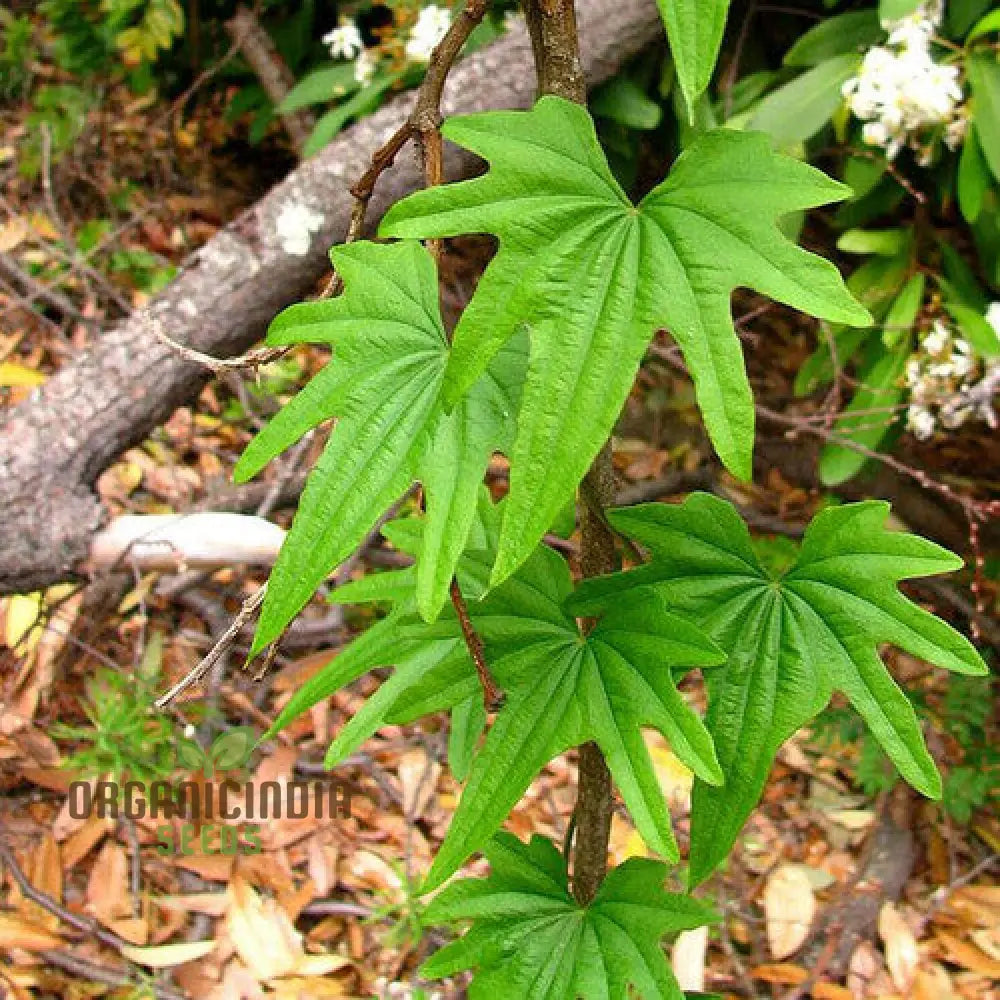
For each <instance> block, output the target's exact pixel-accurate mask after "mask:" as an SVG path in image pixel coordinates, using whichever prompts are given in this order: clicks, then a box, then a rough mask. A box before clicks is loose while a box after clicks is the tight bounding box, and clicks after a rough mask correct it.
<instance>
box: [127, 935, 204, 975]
mask: <svg viewBox="0 0 1000 1000" xmlns="http://www.w3.org/2000/svg"><path fill="white" fill-rule="evenodd" d="M214 950H215V942H214V941H184V942H182V943H180V944H158V945H152V946H150V947H146V948H141V947H137V946H135V945H123V946H122V948H121V953H122V954H123V955H124V956H125V957H126V958H127V959H129V960H130V961H133V962H135V963H137V964H138V965H145V966H146V967H147V968H149V969H172V968H174V966H177V965H184V964H185V963H186V962H196V961H197V960H198V959H199V958H204V957H205V956H206V955H210V954H211V953H212V952H213V951H214Z"/></svg>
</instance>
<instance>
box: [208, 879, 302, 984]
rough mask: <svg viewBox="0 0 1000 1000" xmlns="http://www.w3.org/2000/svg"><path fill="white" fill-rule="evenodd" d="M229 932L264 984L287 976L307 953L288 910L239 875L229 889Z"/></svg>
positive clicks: (244, 960) (234, 945)
mask: <svg viewBox="0 0 1000 1000" xmlns="http://www.w3.org/2000/svg"><path fill="white" fill-rule="evenodd" d="M226 930H227V932H228V934H229V939H230V941H232V944H233V947H234V948H235V949H236V953H237V954H238V955H239V957H240V960H241V961H242V962H243V964H244V965H245V966H246V967H247V969H248V970H249V971H250V973H251V974H252V975H253V976H254V977H255V978H256V979H257V980H259V981H261V982H266V981H267V980H269V979H277V978H278V977H280V976H287V975H288V974H289V973H291V972H293V971H294V969H295V967H296V965H297V964H298V960H299V958H300V956H301V955H302V954H303V951H302V938H301V935H300V934H299V932H298V931H296V929H295V927H294V925H293V924H292V922H291V921H290V920H289V919H288V915H287V914H286V913H285V912H284V910H282V909H281V907H279V906H278V905H277V904H276V903H275V902H274V900H271V899H268V900H265V899H262V898H261V896H260V895H259V894H258V893H257V892H256V890H254V889H253V887H252V886H250V885H249V884H248V883H247V882H245V881H244V880H243V879H242V878H240V877H239V876H236V877H235V878H234V879H233V881H232V883H231V884H230V886H229V908H228V910H227V911H226Z"/></svg>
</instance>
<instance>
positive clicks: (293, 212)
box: [274, 202, 323, 257]
mask: <svg viewBox="0 0 1000 1000" xmlns="http://www.w3.org/2000/svg"><path fill="white" fill-rule="evenodd" d="M322 225H323V216H322V215H320V214H319V212H314V211H313V210H312V209H311V208H310V207H309V206H308V205H302V204H298V203H296V202H287V203H286V204H284V205H282V206H281V211H280V212H279V213H278V218H277V219H276V220H275V224H274V227H275V230H276V232H277V234H278V240H279V241H280V243H281V249H282V250H284V251H285V253H287V254H290V255H291V256H293V257H305V256H306V255H307V254H308V253H309V247H310V244H311V243H312V234H313V233H315V232H318V231H319V229H320V227H321V226H322Z"/></svg>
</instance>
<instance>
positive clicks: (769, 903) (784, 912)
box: [764, 865, 816, 960]
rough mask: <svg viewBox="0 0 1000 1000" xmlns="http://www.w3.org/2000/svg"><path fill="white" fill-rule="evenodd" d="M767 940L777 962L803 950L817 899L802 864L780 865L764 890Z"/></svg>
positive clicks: (769, 878)
mask: <svg viewBox="0 0 1000 1000" xmlns="http://www.w3.org/2000/svg"><path fill="white" fill-rule="evenodd" d="M764 914H765V917H766V919H767V941H768V944H769V945H770V948H771V954H772V955H773V956H774V958H776V959H779V960H780V959H783V958H788V957H789V956H790V955H794V954H795V952H797V951H798V950H799V948H801V947H802V945H803V944H804V943H805V940H806V938H807V937H808V936H809V928H810V927H811V926H812V922H813V917H815V915H816V897H815V895H814V894H813V888H812V883H811V882H810V880H809V876H808V875H807V874H806V873H805V872H804V871H803V870H802V867H801V866H800V865H779V866H778V867H777V868H776V869H775V870H774V871H773V872H772V873H771V875H770V876H769V877H768V880H767V885H766V886H765V888H764Z"/></svg>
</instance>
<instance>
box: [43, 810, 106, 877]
mask: <svg viewBox="0 0 1000 1000" xmlns="http://www.w3.org/2000/svg"><path fill="white" fill-rule="evenodd" d="M62 817H63V813H62V812H61V811H60V813H59V815H58V816H57V817H56V820H55V822H54V823H53V824H52V834H53V836H54V837H55V838H56V840H59V839H60V837H59V834H60V832H61V831H62V830H63V829H64V828H65V826H66V824H61V823H60V820H61V819H62ZM66 817H67V821H68V823H76V822H77V821H76V820H73V819H70V818H69V812H68V806H67V812H66ZM114 828H115V821H114V820H113V819H110V818H108V819H101V817H100V816H90V817H89V818H88V819H85V820H83V821H82V825H81V826H79V827H75V832H74V833H72V834H71V835H70V836H68V837H67V838H66V839H65V840H64V841H63V845H62V863H63V869H64V870H65V871H69V870H70V869H71V868H73V867H74V866H75V865H77V864H78V863H79V862H80V861H82V860H83V858H85V857H86V856H87V855H88V854H90V852H91V851H92V850H93V849H94V848H95V847H96V846H97V845H98V844H99V843H100V842H101V841H102V840H104V838H105V837H106V836H107V835H108V834H109V833H110V832H111V831H112V830H113V829H114Z"/></svg>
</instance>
